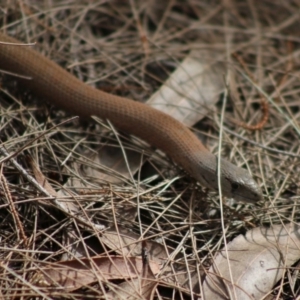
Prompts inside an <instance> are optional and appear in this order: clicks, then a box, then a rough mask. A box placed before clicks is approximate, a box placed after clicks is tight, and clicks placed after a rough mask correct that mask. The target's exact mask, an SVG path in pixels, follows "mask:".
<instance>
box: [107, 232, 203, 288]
mask: <svg viewBox="0 0 300 300" xmlns="http://www.w3.org/2000/svg"><path fill="white" fill-rule="evenodd" d="M101 241H102V242H103V243H104V244H105V245H106V246H108V247H109V249H111V250H113V251H115V252H116V253H118V254H120V255H127V256H129V255H130V256H138V255H141V253H142V241H141V239H140V236H139V235H137V234H134V233H132V232H130V233H128V232H126V231H125V230H122V229H119V230H118V231H116V230H113V229H110V230H106V231H105V232H103V235H102V239H101ZM146 245H147V249H148V257H149V259H150V260H152V261H154V262H156V263H157V264H158V265H159V266H160V267H163V265H164V264H165V263H166V262H168V260H169V259H170V255H172V253H173V251H174V249H172V248H171V247H168V248H166V247H164V246H163V245H161V244H160V243H157V242H155V241H150V240H147V241H146ZM187 268H188V269H187ZM174 272H175V273H174ZM187 273H189V276H187ZM200 274H202V270H201V272H200ZM161 281H162V282H163V283H164V284H166V285H170V284H171V285H174V286H177V287H179V288H182V289H186V290H188V291H191V290H192V291H193V292H195V293H197V292H198V291H199V274H198V272H197V270H196V267H195V266H193V265H188V266H187V265H185V264H178V263H173V265H172V267H171V266H170V265H169V264H168V265H166V266H164V270H163V273H162V274H161Z"/></svg>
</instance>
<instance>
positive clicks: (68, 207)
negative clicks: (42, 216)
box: [28, 156, 78, 213]
mask: <svg viewBox="0 0 300 300" xmlns="http://www.w3.org/2000/svg"><path fill="white" fill-rule="evenodd" d="M28 162H29V164H30V166H31V168H32V171H33V174H34V177H35V180H36V181H37V182H38V183H39V184H40V185H41V186H42V187H43V188H44V189H45V190H46V191H47V192H48V193H49V194H50V195H52V196H53V197H58V198H59V197H60V195H59V194H58V193H57V192H56V191H55V190H54V188H53V187H52V186H51V184H50V183H49V182H48V179H47V178H46V177H45V176H44V174H43V173H42V171H41V170H40V168H39V166H38V165H37V163H36V162H35V161H34V160H33V159H32V158H31V157H29V156H28ZM58 201H59V203H60V205H61V206H60V208H62V209H63V210H64V211H65V212H67V213H75V212H78V208H77V206H76V205H74V203H73V202H71V201H64V200H60V199H59V200H58ZM42 202H43V203H44V204H46V205H47V204H49V202H46V201H42Z"/></svg>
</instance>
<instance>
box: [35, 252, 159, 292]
mask: <svg viewBox="0 0 300 300" xmlns="http://www.w3.org/2000/svg"><path fill="white" fill-rule="evenodd" d="M149 268H151V272H152V273H153V274H157V273H158V272H159V266H158V265H157V263H155V262H153V261H149ZM142 274H143V261H142V259H141V258H139V257H121V256H111V257H107V256H103V257H101V256H96V257H91V258H82V259H77V260H69V261H64V262H59V263H55V264H51V265H50V264H49V265H47V266H45V267H40V268H39V270H38V271H37V273H36V274H35V275H34V276H33V278H32V282H33V283H34V284H36V285H37V286H39V287H44V288H47V289H51V290H52V291H55V290H58V291H62V290H64V291H67V290H68V291H73V290H76V289H78V288H81V287H83V286H86V285H89V284H91V283H93V282H96V281H104V282H106V281H108V280H112V279H128V278H129V279H133V278H137V277H139V276H141V275H142Z"/></svg>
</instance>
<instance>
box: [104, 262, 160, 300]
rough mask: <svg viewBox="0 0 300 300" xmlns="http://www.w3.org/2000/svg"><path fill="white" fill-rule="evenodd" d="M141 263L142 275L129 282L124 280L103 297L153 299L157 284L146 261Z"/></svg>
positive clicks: (131, 299) (132, 299) (130, 299)
mask: <svg viewBox="0 0 300 300" xmlns="http://www.w3.org/2000/svg"><path fill="white" fill-rule="evenodd" d="M143 262H144V264H143V272H142V275H141V276H139V277H138V278H135V279H132V280H130V281H129V280H126V281H124V282H122V283H121V284H119V285H117V286H114V288H113V289H111V291H110V292H109V293H107V294H106V295H105V296H106V299H120V300H121V299H126V300H135V299H137V300H139V299H145V300H150V299H153V296H154V291H155V289H156V286H157V284H158V282H157V280H156V278H155V276H154V274H153V272H152V270H151V268H150V266H149V262H148V259H144V260H143Z"/></svg>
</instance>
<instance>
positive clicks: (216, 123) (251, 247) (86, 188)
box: [0, 0, 300, 299]
mask: <svg viewBox="0 0 300 300" xmlns="http://www.w3.org/2000/svg"><path fill="white" fill-rule="evenodd" d="M0 4H1V14H0V15H1V27H2V31H4V32H7V33H8V34H9V35H12V36H15V37H17V38H18V39H20V40H21V41H23V42H37V43H36V45H35V46H34V48H35V49H37V50H38V51H40V52H42V53H43V54H45V55H46V56H48V57H49V58H51V59H52V60H54V61H56V62H57V63H59V64H60V65H62V66H63V67H64V68H67V69H68V70H69V71H70V72H71V73H73V74H74V75H75V76H77V77H79V78H80V79H81V80H83V81H85V82H86V83H87V84H90V85H92V86H95V87H96V88H99V89H102V90H104V91H107V92H110V93H114V94H118V95H122V96H126V97H129V98H133V99H135V100H138V101H143V102H146V101H147V100H148V101H149V102H150V104H151V105H154V106H156V107H157V108H162V109H164V110H165V111H166V112H168V113H170V114H172V115H173V116H176V118H179V119H180V120H181V121H182V122H185V124H187V125H188V126H192V125H193V124H195V123H196V122H198V123H197V124H196V125H195V132H196V134H198V135H199V137H200V138H201V139H202V140H203V142H205V144H206V145H207V146H208V147H209V148H210V149H211V151H213V152H214V153H217V147H218V140H219V132H220V127H222V156H223V157H226V158H228V159H229V160H231V161H232V162H234V163H235V164H237V165H241V166H244V167H247V168H249V169H250V170H251V171H252V173H253V174H254V176H255V178H256V179H257V181H258V182H259V183H260V184H261V187H262V190H263V193H264V200H263V201H262V202H261V203H259V204H257V205H252V206H251V205H247V204H241V203H234V202H232V201H228V200H225V201H224V202H223V203H221V202H220V201H219V198H218V196H216V195H215V194H214V193H207V192H206V191H203V190H202V189H201V188H200V187H198V186H197V185H195V183H194V182H193V180H192V179H191V178H189V177H188V176H187V175H186V174H184V173H183V172H182V171H181V170H179V169H178V168H176V167H175V165H174V164H173V163H172V162H171V161H169V160H168V158H166V157H165V156H164V155H163V153H161V152H159V151H156V152H155V151H154V149H152V148H151V147H149V146H147V145H145V143H144V142H142V141H139V140H138V139H136V138H133V137H130V136H128V135H126V133H121V132H119V133H118V135H117V134H116V131H115V130H114V129H113V128H112V127H111V125H110V124H109V123H107V122H106V121H105V120H104V121H101V120H98V119H95V121H89V120H78V119H75V120H74V119H71V117H72V116H71V115H69V114H68V113H66V112H64V111H61V110H59V109H57V108H54V107H52V106H51V105H48V104H45V103H44V102H43V99H36V98H35V97H34V96H32V95H31V93H30V92H29V91H26V90H25V91H24V90H23V89H22V87H20V86H18V85H16V83H15V80H13V79H12V78H11V77H8V76H4V75H3V77H2V82H1V99H0V101H1V119H0V121H1V123H0V124H1V127H0V130H1V136H0V138H1V143H2V148H1V189H0V195H1V210H0V214H1V225H0V226H1V227H0V232H1V241H0V253H1V269H0V270H1V280H0V282H1V297H6V298H16V299H18V298H20V297H22V296H23V297H24V298H25V299H30V298H33V297H37V298H38V297H39V298H41V299H42V298H43V299H53V298H56V299H65V298H67V297H68V298H70V299H88V298H91V299H93V298H101V297H102V298H106V299H117V298H119V299H141V298H144V299H152V298H158V299H182V298H185V299H196V298H198V297H200V298H201V297H202V298H205V299H226V298H228V297H231V299H262V298H263V299H295V298H297V295H299V288H300V286H299V275H298V265H297V261H298V260H299V256H300V255H299V252H300V250H299V248H300V247H299V230H298V227H297V223H298V222H299V212H298V211H299V197H298V196H297V195H298V190H299V163H298V162H299V155H300V154H299V125H298V124H299V120H298V119H299V104H300V102H299V101H300V100H299V73H298V69H299V42H300V40H299V34H298V32H299V26H300V24H299V8H300V3H299V1H286V2H279V1H251V0H249V1H175V0H174V1H165V2H163V1H156V0H151V1H133V0H132V1H53V2H44V1H4V0H2V1H0ZM234 53H236V54H238V56H239V57H241V58H242V63H241V62H240V61H238V60H237V59H236V58H234V57H233V56H232V54H234ZM0 67H1V66H0ZM173 72H175V73H173ZM172 73H173V75H172V76H171V74H172ZM170 76H171V77H170ZM225 82H226V83H227V86H228V89H225V87H226V85H225ZM157 91H158V92H157ZM174 91H175V92H176V93H175V92H174ZM172 93H173V94H172ZM221 93H222V94H221ZM263 93H265V94H264V95H265V97H264V99H265V101H266V102H267V103H268V106H269V119H268V122H267V124H266V125H265V127H264V128H263V129H261V130H259V131H249V130H245V129H243V128H242V127H241V126H238V125H237V124H236V121H238V122H242V121H243V122H247V123H249V124H256V123H258V122H259V121H260V119H261V116H262V111H261V108H260V105H259V103H260V101H261V98H262V94H263ZM226 94H229V95H230V97H227V98H226V97H224V95H226ZM225 98H226V103H225V104H224V99H225ZM170 100H172V101H171V103H167V102H168V101H170ZM197 101H200V104H197V103H196V102H197ZM223 105H225V112H224V113H222V109H223ZM188 112H192V113H193V114H190V113H188ZM233 120H235V121H233ZM64 121H66V122H65V123H63V124H62V125H60V124H61V123H62V122H64ZM221 124H222V126H221ZM57 125H58V126H57ZM49 129H50V130H49ZM124 153H126V155H124ZM10 155H14V156H13V157H11V156H10ZM124 157H125V158H126V159H124ZM103 164H104V165H103ZM17 165H20V166H22V167H23V168H24V169H25V171H26V172H27V175H25V174H23V175H21V173H20V171H18V169H17ZM30 175H31V176H33V177H34V178H35V179H36V180H37V184H36V185H35V184H33V183H32V182H31V181H30V177H29V176H30ZM37 185H40V186H42V187H44V188H45V190H42V189H41V188H37ZM55 197H56V198H55ZM267 228H269V229H267ZM235 238H236V239H235ZM255 245H258V246H257V247H256V246H255ZM226 249H227V254H226ZM224 253H225V254H224ZM222 257H223V261H222ZM227 257H229V258H230V259H227ZM270 257H272V259H271V258H270ZM272 261H273V262H272ZM262 262H265V263H266V262H268V263H270V264H268V266H264V263H262ZM262 266H264V267H265V268H264V270H263V271H262V270H261V269H260V267H262ZM250 269H251V270H250ZM274 270H276V272H275V273H274ZM279 270H280V271H279ZM260 272H261V273H260ZM270 273H272V274H273V275H270ZM214 274H219V275H218V276H215V277H214ZM251 274H254V275H252V276H251ZM258 274H260V276H259V275H258ZM274 274H275V275H274ZM269 275H270V278H269V279H268V276H269ZM272 276H273V277H272ZM222 278H223V279H224V280H221V279H222ZM212 281H214V283H215V284H214V288H212V289H210V288H209V286H211V282H212ZM233 281H234V282H235V284H231V283H230V282H233ZM243 282H246V285H244V283H243ZM262 282H263V283H264V288H261V287H260V288H259V293H258V288H257V283H262ZM229 295H230V296H229ZM130 297H131V298H130ZM218 297H219V298H218Z"/></svg>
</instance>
